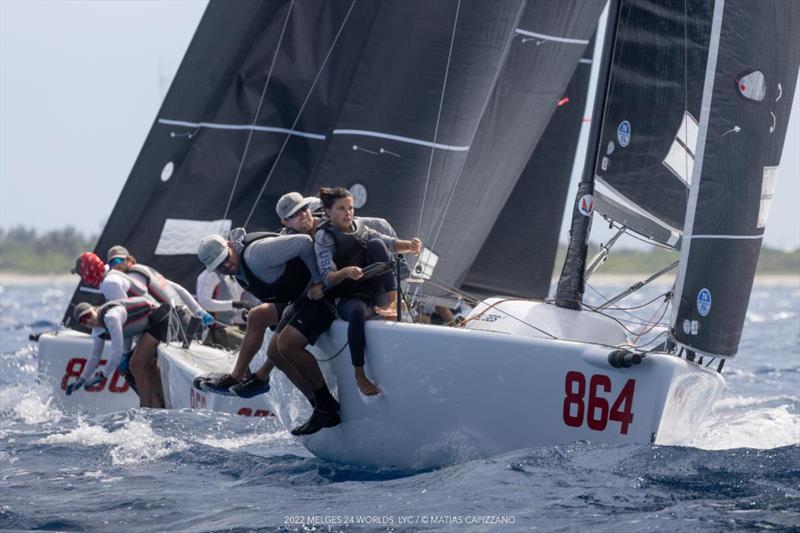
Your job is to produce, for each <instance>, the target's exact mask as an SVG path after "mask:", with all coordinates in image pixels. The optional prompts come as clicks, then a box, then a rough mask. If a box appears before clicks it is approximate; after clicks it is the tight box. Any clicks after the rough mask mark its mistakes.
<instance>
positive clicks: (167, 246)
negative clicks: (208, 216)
mask: <svg viewBox="0 0 800 533" xmlns="http://www.w3.org/2000/svg"><path fill="white" fill-rule="evenodd" d="M230 231H231V221H230V220H227V219H225V220H187V219H181V218H168V219H167V220H165V221H164V227H163V228H162V229H161V236H160V237H159V239H158V244H157V245H156V250H155V252H154V253H155V255H192V254H196V253H197V246H198V245H199V244H200V241H201V240H203V239H204V238H205V237H208V236H209V235H211V234H212V233H218V234H220V235H222V236H223V237H227V236H228V233H229V232H230Z"/></svg>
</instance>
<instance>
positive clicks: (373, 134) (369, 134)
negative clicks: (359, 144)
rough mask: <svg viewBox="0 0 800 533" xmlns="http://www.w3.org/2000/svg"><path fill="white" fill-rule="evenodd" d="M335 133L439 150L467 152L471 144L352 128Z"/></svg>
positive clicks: (335, 131)
mask: <svg viewBox="0 0 800 533" xmlns="http://www.w3.org/2000/svg"><path fill="white" fill-rule="evenodd" d="M333 134H334V135H358V136H363V137H376V138H378V139H388V140H390V141H398V142H403V143H408V144H416V145H419V146H427V147H428V148H438V149H439V150H450V151H453V152H467V151H469V145H467V146H456V145H450V144H442V143H432V142H430V141H423V140H422V139H414V138H413V137H402V136H400V135H392V134H391V133H383V132H380V131H367V130H350V129H337V130H333Z"/></svg>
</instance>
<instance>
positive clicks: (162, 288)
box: [106, 245, 214, 340]
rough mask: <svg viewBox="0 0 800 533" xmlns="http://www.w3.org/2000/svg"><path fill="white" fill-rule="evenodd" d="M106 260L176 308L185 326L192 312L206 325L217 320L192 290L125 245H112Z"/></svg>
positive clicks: (111, 265) (165, 302)
mask: <svg viewBox="0 0 800 533" xmlns="http://www.w3.org/2000/svg"><path fill="white" fill-rule="evenodd" d="M106 260H107V261H108V267H109V269H111V271H118V272H122V273H124V274H126V275H127V276H128V277H129V278H132V279H134V280H136V281H138V282H139V283H141V284H142V285H144V286H145V287H147V293H148V294H149V295H150V296H152V297H153V299H155V301H157V302H159V303H164V304H170V305H171V306H172V307H173V308H174V309H175V310H176V311H177V313H178V317H179V318H180V323H181V326H182V327H183V328H184V330H185V329H186V328H187V327H188V325H189V319H190V318H191V316H192V315H194V316H196V317H199V318H200V319H201V320H202V321H203V325H204V326H211V325H212V324H213V323H214V317H212V316H211V315H210V314H209V313H207V312H206V311H205V310H204V309H203V308H202V307H200V304H199V303H197V301H196V300H195V299H194V298H193V297H192V295H191V294H190V293H189V291H187V290H186V289H184V288H183V287H182V286H181V285H179V284H177V283H175V282H174V281H170V280H168V279H167V278H165V277H164V276H163V275H162V274H161V272H159V271H158V270H156V269H155V268H153V267H150V266H147V265H143V264H141V263H138V262H137V261H136V258H135V257H134V256H133V255H131V254H130V252H128V250H127V249H126V248H125V247H124V246H120V245H116V246H112V247H111V248H109V249H108V253H107V254H106ZM184 340H188V339H184Z"/></svg>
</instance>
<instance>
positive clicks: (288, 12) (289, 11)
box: [220, 0, 294, 231]
mask: <svg viewBox="0 0 800 533" xmlns="http://www.w3.org/2000/svg"><path fill="white" fill-rule="evenodd" d="M292 8H294V0H292V1H291V2H290V3H289V9H287V10H286V18H285V19H284V21H283V27H282V28H281V34H280V36H279V37H278V45H277V46H276V47H275V53H274V54H272V61H271V62H270V64H269V70H268V71H267V79H266V81H264V87H263V88H262V89H261V98H260V99H259V100H258V107H257V108H256V112H255V113H254V114H253V128H252V129H251V130H250V133H248V134H247V142H246V143H245V145H244V150H243V151H242V157H241V158H240V159H239V168H238V169H236V177H235V178H234V180H233V187H231V194H230V196H228V204H227V205H226V206H225V214H224V215H223V216H222V218H223V220H224V219H226V218H228V212H229V211H230V209H231V203H232V202H233V195H234V193H235V192H236V185H238V183H239V177H240V176H241V174H242V169H243V168H244V161H245V159H246V157H247V151H248V150H249V148H250V141H251V140H252V139H253V133H254V132H255V125H256V122H258V115H260V114H261V106H262V105H263V104H264V97H265V96H266V95H267V87H268V86H269V80H270V79H272V70H273V69H274V68H275V63H276V62H277V60H278V52H279V51H280V49H281V44H282V43H283V36H284V34H285V33H286V26H288V25H289V17H290V16H291V15H292ZM292 129H294V128H292ZM245 225H246V224H245ZM220 231H222V229H221V228H220Z"/></svg>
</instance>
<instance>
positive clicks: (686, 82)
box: [683, 0, 697, 180]
mask: <svg viewBox="0 0 800 533" xmlns="http://www.w3.org/2000/svg"><path fill="white" fill-rule="evenodd" d="M686 2H687V0H683V110H684V118H683V124H684V126H683V138H684V139H686V141H687V142H688V141H689V121H688V120H686V113H688V112H689V43H688V40H689V38H688V29H687V21H688V17H689V14H688V7H687V5H686ZM687 148H688V147H687ZM696 151H697V146H695V147H694V148H693V149H692V152H693V153H692V156H694V152H696ZM692 160H693V161H694V157H692ZM683 175H684V176H688V178H689V179H690V180H691V179H692V177H691V176H690V175H689V157H687V156H684V158H683Z"/></svg>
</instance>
